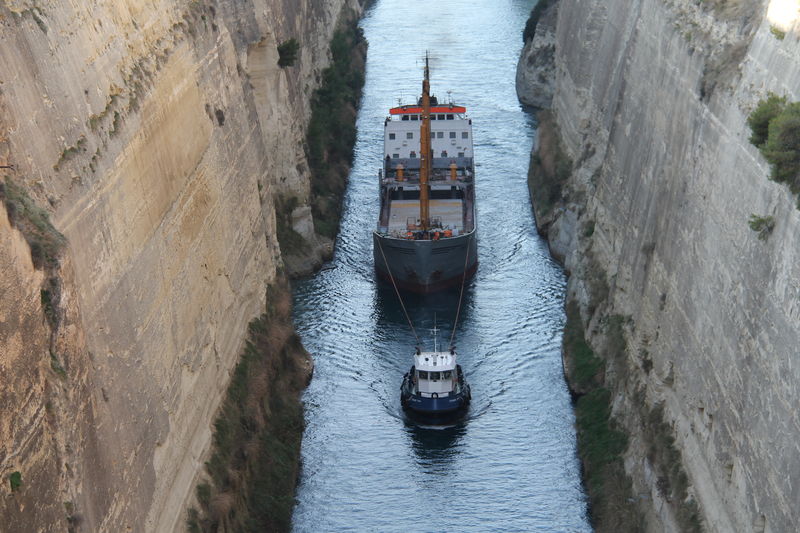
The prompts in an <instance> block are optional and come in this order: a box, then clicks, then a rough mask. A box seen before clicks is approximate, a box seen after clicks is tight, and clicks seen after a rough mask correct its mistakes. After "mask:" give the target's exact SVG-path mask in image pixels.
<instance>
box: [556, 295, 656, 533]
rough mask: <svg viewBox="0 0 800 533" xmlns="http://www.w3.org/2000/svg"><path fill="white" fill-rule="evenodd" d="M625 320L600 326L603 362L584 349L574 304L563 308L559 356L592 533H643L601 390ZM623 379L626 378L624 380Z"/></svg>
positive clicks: (622, 445)
mask: <svg viewBox="0 0 800 533" xmlns="http://www.w3.org/2000/svg"><path fill="white" fill-rule="evenodd" d="M624 323H625V319H624V317H622V316H619V315H614V316H612V317H609V319H607V320H606V321H605V323H604V330H605V344H604V346H603V355H604V358H601V357H598V356H597V355H596V354H595V352H594V351H593V350H592V348H591V347H590V346H589V345H588V343H587V342H586V338H585V333H584V330H583V324H582V322H581V317H580V312H579V309H578V304H577V302H576V301H575V300H571V301H569V302H568V303H567V323H566V325H565V328H564V352H565V355H566V364H567V368H568V369H569V372H568V380H569V384H570V390H571V392H572V393H573V397H577V401H576V402H575V426H576V430H577V436H578V456H579V457H580V460H581V465H582V467H583V479H584V484H585V486H586V490H587V493H588V496H589V501H590V514H591V518H592V523H593V525H594V527H595V531H597V532H601V533H602V532H617V531H644V518H643V515H642V514H641V513H640V511H639V510H638V508H637V506H636V503H635V500H633V499H632V498H631V496H632V494H633V488H632V484H631V480H630V478H629V477H628V475H627V474H626V472H625V467H624V464H623V453H624V452H625V450H626V448H627V446H628V438H627V435H626V434H625V433H624V432H623V431H622V430H621V429H620V428H619V427H617V425H616V424H615V422H614V420H613V418H612V416H611V401H612V392H611V391H610V390H609V389H608V388H607V387H606V386H605V366H606V360H610V361H612V362H614V363H616V364H618V363H619V362H620V361H621V360H623V361H624V359H623V358H621V357H620V354H625V353H626V349H627V348H626V342H625V336H624V331H623V325H624ZM625 375H627V374H625Z"/></svg>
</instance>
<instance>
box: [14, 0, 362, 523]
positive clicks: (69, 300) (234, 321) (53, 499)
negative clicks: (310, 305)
mask: <svg viewBox="0 0 800 533" xmlns="http://www.w3.org/2000/svg"><path fill="white" fill-rule="evenodd" d="M360 9H361V6H360V5H359V3H358V2H357V1H356V0H334V1H324V2H323V1H321V0H307V1H302V2H284V1H272V0H251V1H246V2H238V1H237V2H233V1H225V0H221V1H218V2H208V1H206V2H198V1H181V0H160V1H156V2H143V1H138V0H129V1H126V2H122V3H120V2H106V1H92V2H80V3H46V4H43V3H41V2H31V1H26V0H9V1H6V2H3V3H2V5H0V64H2V65H3V70H2V72H0V164H3V165H14V167H15V170H4V171H3V172H5V173H6V175H8V176H10V177H12V178H13V179H14V180H15V181H16V182H17V183H20V184H21V185H22V186H23V187H24V188H25V189H26V190H27V191H28V192H29V193H30V195H31V197H32V198H33V199H34V200H35V201H36V203H37V204H38V205H39V206H41V207H43V208H46V210H47V211H48V212H49V213H50V217H51V219H52V221H53V224H54V226H55V227H56V228H57V229H58V230H59V231H60V232H62V233H63V234H64V236H65V237H66V239H67V242H68V244H67V246H66V250H65V252H64V255H63V258H62V259H61V262H60V266H59V267H58V268H57V269H56V271H55V272H54V273H53V275H55V276H56V277H57V278H58V280H59V283H60V287H61V298H60V303H59V308H58V309H59V311H58V312H59V313H60V314H61V315H63V317H62V319H61V320H60V321H59V323H58V324H57V325H56V326H55V327H51V324H49V323H48V320H47V319H46V317H45V314H46V312H45V310H44V303H43V300H42V298H41V294H40V291H41V289H42V288H43V287H45V286H46V285H45V284H46V283H47V280H48V279H49V278H48V276H50V273H45V272H43V271H42V270H39V269H36V268H34V267H33V265H32V263H31V259H30V257H31V252H30V250H29V248H28V245H27V244H26V243H25V240H24V239H23V238H22V236H21V234H20V232H19V231H17V230H16V229H12V228H11V227H10V225H9V224H8V221H7V217H6V216H5V211H4V210H2V209H0V265H2V271H3V275H2V279H1V280H0V287H2V300H0V343H1V344H2V350H0V367H2V374H3V379H4V386H3V391H2V396H0V402H2V405H0V407H2V409H1V410H0V428H2V430H3V431H2V433H3V436H4V437H3V439H2V440H0V479H2V486H1V488H0V494H2V498H1V499H0V514H1V515H2V516H3V517H4V519H3V520H4V521H3V525H2V529H3V530H4V531H10V532H12V531H25V532H28V531H64V530H65V529H66V528H67V527H68V526H69V527H73V528H75V529H76V530H77V531H109V532H118V531H171V530H174V529H176V528H178V529H180V528H182V527H183V524H184V520H185V514H184V513H185V508H186V502H187V499H188V498H190V497H192V494H193V490H194V486H195V484H196V478H197V475H198V473H199V472H200V470H201V469H202V468H203V461H204V457H205V454H206V452H207V450H208V447H209V444H210V438H211V427H210V422H211V420H212V417H213V415H214V413H215V411H216V409H217V407H218V405H219V403H220V400H221V398H222V395H223V394H224V392H225V389H226V386H227V384H228V382H229V372H230V371H231V369H232V367H233V365H234V363H235V361H236V358H237V356H238V354H239V352H240V348H241V346H242V343H243V340H244V337H245V334H246V331H247V324H248V322H249V321H250V320H251V319H252V318H253V317H256V316H258V315H259V314H260V313H261V312H262V311H263V309H264V306H265V298H266V295H265V289H266V286H267V285H268V284H269V283H270V282H272V281H273V280H274V279H275V276H276V270H277V269H278V268H279V267H280V265H281V259H280V252H279V249H278V245H277V241H276V231H275V210H274V204H273V201H274V198H275V197H276V195H277V194H282V195H284V196H293V197H296V198H297V200H298V204H299V205H300V206H304V205H305V206H307V205H308V202H309V194H310V187H309V176H308V171H307V168H308V166H307V164H306V163H305V154H304V151H303V141H304V135H305V128H306V124H307V122H308V118H309V111H310V105H309V101H308V100H309V96H310V94H311V93H312V92H313V90H314V89H315V88H316V87H317V84H318V81H319V78H320V73H321V71H322V69H323V68H325V67H326V66H327V64H328V61H329V57H328V44H329V41H330V38H331V36H332V35H333V32H334V29H335V28H336V23H337V20H338V18H339V17H340V16H341V15H342V13H343V12H344V11H345V10H353V11H354V12H356V13H357V12H359V11H360ZM291 38H296V39H297V40H298V41H299V43H300V51H299V55H298V58H297V59H296V61H295V63H294V65H292V66H288V67H286V68H280V67H278V65H277V60H278V52H277V45H278V44H279V43H281V42H284V41H286V40H289V39H291ZM310 216H311V215H310V211H309V210H307V209H306V210H304V211H303V210H301V211H299V212H298V221H297V222H298V225H299V226H302V227H303V228H308V227H312V228H313V223H312V222H311V221H310V220H306V221H302V220H300V219H301V218H303V217H306V218H308V217H310ZM312 254H318V252H316V251H312ZM53 348H55V349H53ZM51 352H53V353H54V355H52V356H51ZM52 359H55V361H56V362H55V363H54V362H53V361H52ZM59 368H60V370H59ZM16 471H18V472H20V473H21V476H22V485H21V486H19V487H17V488H16V490H15V491H13V492H12V491H11V488H10V483H9V476H10V475H11V474H12V473H13V472H16Z"/></svg>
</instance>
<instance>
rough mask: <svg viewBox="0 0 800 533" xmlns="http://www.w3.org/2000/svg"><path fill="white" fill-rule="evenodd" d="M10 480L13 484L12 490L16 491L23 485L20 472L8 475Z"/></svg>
mask: <svg viewBox="0 0 800 533" xmlns="http://www.w3.org/2000/svg"><path fill="white" fill-rule="evenodd" d="M8 482H9V484H11V492H15V491H16V490H18V489H19V488H20V487H21V486H22V474H21V473H20V472H12V473H11V475H9V476H8Z"/></svg>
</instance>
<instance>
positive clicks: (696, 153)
mask: <svg viewBox="0 0 800 533" xmlns="http://www.w3.org/2000/svg"><path fill="white" fill-rule="evenodd" d="M774 3H775V2H773V4H774ZM774 7H775V6H772V5H770V3H769V2H760V1H756V0H753V1H738V2H702V3H699V2H693V1H688V0H670V1H661V0H638V1H635V2H623V1H621V0H620V1H616V0H612V1H589V2H585V1H584V2H578V1H575V0H561V1H560V2H559V13H558V25H557V32H556V34H557V38H556V44H555V68H556V73H557V74H556V92H555V96H554V99H553V104H552V107H553V111H554V113H555V116H556V120H557V123H558V127H559V129H560V131H561V137H562V140H563V142H564V145H565V147H566V150H567V151H568V152H569V155H570V156H571V158H572V159H573V161H574V163H575V164H574V168H573V172H572V176H571V178H570V179H569V181H568V183H567V184H566V185H565V199H564V203H563V205H562V206H561V208H562V210H563V211H564V212H566V213H568V214H569V215H570V218H569V220H568V221H566V222H565V223H563V224H561V225H560V226H559V224H558V223H554V225H553V227H557V228H558V229H559V231H557V232H556V233H555V237H556V243H555V244H556V246H557V248H558V249H559V250H560V252H559V253H560V255H562V256H563V257H564V259H565V263H566V266H567V268H568V269H569V270H570V271H571V272H572V273H573V274H574V275H573V276H572V277H571V278H570V281H569V287H568V291H569V296H570V298H575V299H577V300H578V301H579V302H580V303H581V306H582V312H583V316H584V322H585V323H587V324H588V328H587V330H588V332H589V334H590V335H592V334H593V333H592V332H596V331H597V330H598V329H601V328H600V326H601V325H602V322H603V320H604V317H608V316H610V315H612V314H615V315H619V316H622V317H629V321H626V323H625V324H626V325H625V337H626V340H627V351H626V357H627V363H628V364H627V374H628V375H627V376H616V377H615V375H611V376H610V377H607V380H608V379H610V380H611V381H612V382H613V380H614V379H617V382H616V388H615V393H614V394H615V397H614V399H613V406H614V413H615V417H616V419H617V420H618V421H620V422H621V423H622V424H623V425H624V427H625V428H626V430H627V431H628V433H629V435H630V436H631V439H630V445H629V447H628V451H627V452H626V460H625V466H626V469H627V471H628V472H629V473H630V474H631V477H632V479H633V481H634V490H635V492H636V493H637V494H638V495H639V498H638V501H640V502H641V507H642V508H643V509H644V510H645V511H646V513H647V515H648V527H649V529H650V530H652V531H677V530H681V525H680V523H679V522H678V521H677V519H676V516H675V515H674V505H673V504H672V503H671V502H670V501H669V496H668V494H665V493H664V491H663V490H661V489H659V482H660V480H659V479H658V475H657V473H656V471H655V469H654V468H653V465H652V464H651V462H650V453H649V451H648V446H649V443H648V442H647V441H646V439H645V438H644V436H643V435H642V433H641V430H640V429H639V428H640V427H641V420H640V419H639V418H638V416H639V415H637V412H638V411H639V406H637V405H636V401H637V398H639V399H641V398H644V400H645V401H646V402H647V404H648V405H650V406H656V405H660V404H662V405H663V406H664V414H665V416H666V419H667V420H668V422H669V424H670V426H671V428H672V434H673V435H674V437H675V439H676V445H677V446H678V448H679V449H680V450H681V452H682V457H683V463H684V464H683V466H684V467H685V471H686V472H687V474H688V478H689V485H690V486H689V495H690V497H691V498H693V499H694V500H696V501H697V502H698V504H699V508H700V510H701V515H702V520H703V524H704V526H705V528H706V530H707V531H715V532H724V531H762V532H763V531H794V530H797V529H798V528H800V522H798V520H800V515H798V513H797V512H796V506H795V505H794V504H793V502H796V501H798V499H799V498H800V492H798V491H799V490H800V489H799V488H798V486H797V484H796V483H795V482H794V480H795V479H797V478H798V477H799V476H800V449H798V438H797V437H798V435H800V417H798V413H797V410H796V409H795V408H794V407H793V406H794V405H796V404H797V403H798V402H800V396H798V392H797V387H796V386H795V385H796V383H797V382H798V379H800V370H798V368H799V367H798V364H797V363H798V359H797V357H798V350H797V346H798V345H800V304H798V302H800V265H799V264H798V262H797V261H796V260H795V256H796V254H797V251H798V250H800V211H798V209H797V198H796V197H795V196H794V195H792V194H791V192H790V191H789V190H788V188H787V187H786V186H785V185H781V184H778V183H775V182H773V181H770V180H769V174H770V170H769V167H768V165H767V163H766V161H765V160H764V159H763V158H762V157H761V155H760V154H759V152H758V150H757V149H756V148H755V147H754V146H752V145H751V144H750V143H749V141H748V138H749V136H750V131H749V128H748V126H747V124H746V119H747V116H748V115H749V113H750V112H751V111H752V110H753V109H754V107H755V106H756V104H757V102H758V101H759V99H761V98H764V97H765V96H766V95H767V93H768V92H769V91H772V92H775V93H777V94H781V95H786V96H787V97H788V98H789V100H791V101H797V100H799V99H800V93H798V87H800V59H799V58H800V42H798V39H797V35H798V24H797V20H796V13H794V12H790V15H791V16H789V17H788V18H787V17H786V16H780V15H777V14H776V13H777V11H776V10H775V9H773V8H774ZM795 11H796V10H795ZM792 13H794V14H792ZM776 29H778V30H781V31H786V32H787V33H786V36H785V38H781V37H780V32H777V31H776ZM575 214H577V215H578V217H577V221H576V220H574V218H575ZM751 214H757V215H771V216H773V217H774V220H775V229H774V231H773V232H772V234H771V235H769V237H768V238H767V239H766V240H760V239H759V238H758V234H757V233H756V232H754V231H752V230H751V229H750V227H749V226H748V219H749V217H750V215H751ZM587 227H590V228H591V231H587ZM564 231H571V232H573V235H572V237H567V236H565V235H564V234H563V232H564ZM565 248H571V249H565ZM590 258H594V259H595V260H596V263H594V264H590ZM597 265H600V267H601V269H602V272H600V275H602V277H603V278H604V280H605V281H606V282H607V283H608V287H609V293H608V295H607V298H605V299H604V302H605V303H604V304H602V305H600V306H599V307H598V308H597V309H594V308H593V306H592V305H590V300H591V298H592V287H591V286H590V282H589V281H588V277H589V276H588V275H586V274H585V273H586V272H588V271H589V270H590V268H591V267H592V266H597ZM595 270H596V269H595ZM595 275H597V273H596V272H595ZM644 361H647V362H648V363H647V364H645V363H644ZM637 392H638V393H640V394H637ZM662 488H663V487H662Z"/></svg>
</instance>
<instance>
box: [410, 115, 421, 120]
mask: <svg viewBox="0 0 800 533" xmlns="http://www.w3.org/2000/svg"><path fill="white" fill-rule="evenodd" d="M411 120H419V115H411Z"/></svg>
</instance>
